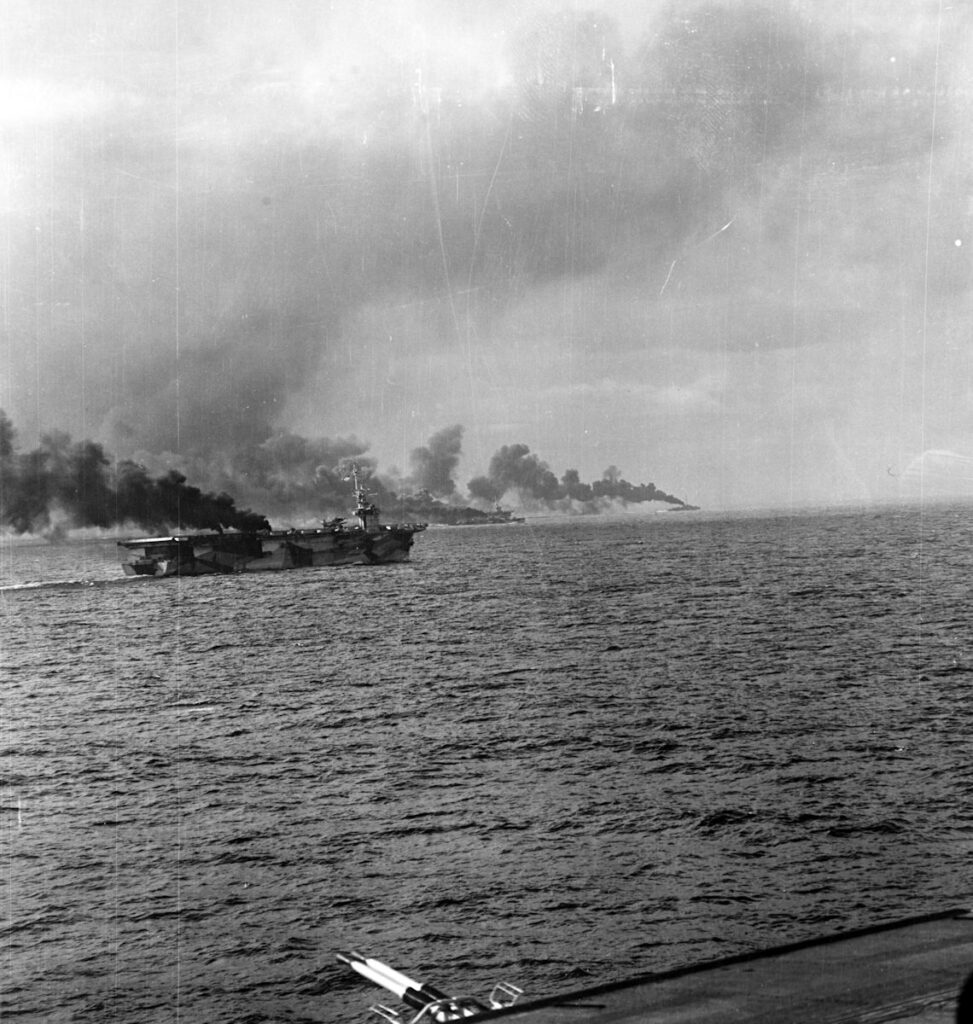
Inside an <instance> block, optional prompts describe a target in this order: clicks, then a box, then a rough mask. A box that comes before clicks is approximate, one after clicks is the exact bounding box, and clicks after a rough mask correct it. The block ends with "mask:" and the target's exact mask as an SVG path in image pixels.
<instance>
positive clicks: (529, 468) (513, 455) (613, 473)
mask: <svg viewBox="0 0 973 1024" xmlns="http://www.w3.org/2000/svg"><path fill="white" fill-rule="evenodd" d="M467 487H468V488H469V492H470V494H471V495H472V496H473V497H474V498H479V499H481V500H483V501H490V502H498V501H499V500H500V499H501V498H502V497H503V495H504V494H506V493H507V492H508V491H516V492H517V493H519V494H520V495H521V496H522V497H523V498H526V499H529V500H533V501H536V502H540V503H543V504H547V505H549V506H554V505H556V504H557V503H558V502H564V501H565V499H569V500H571V501H574V502H581V503H583V504H590V503H597V504H604V503H605V502H606V501H613V500H614V501H622V502H625V503H626V504H629V503H631V504H636V503H641V502H646V501H662V502H666V503H667V504H670V505H678V506H680V507H683V508H689V507H691V506H688V505H687V504H686V502H685V501H683V500H682V498H677V497H675V496H674V495H672V494H666V492H665V491H660V490H659V489H658V488H657V487H656V486H655V484H651V483H650V484H631V483H629V482H628V481H627V480H624V479H622V476H621V473H620V472H619V471H618V469H617V468H616V467H615V466H609V467H608V469H606V470H605V472H604V474H603V475H602V478H601V479H600V480H595V481H594V482H593V483H590V484H589V483H584V482H582V480H581V477H580V474H579V473H578V471H577V470H576V469H569V470H566V471H565V473H564V475H563V476H562V477H561V479H560V480H558V478H557V477H556V476H555V475H554V473H553V472H552V470H551V468H550V467H549V466H548V464H547V463H546V462H544V461H543V460H542V459H540V458H538V456H536V455H534V454H533V453H532V452H531V450H530V449H529V448H528V447H527V445H525V444H512V445H504V446H503V447H502V448H501V449H500V450H499V451H498V452H497V453H496V454H495V455H494V456H493V458H492V459H491V460H490V468H489V470H488V472H487V474H486V476H478V477H474V478H473V479H472V480H471V481H470V482H469V484H467Z"/></svg>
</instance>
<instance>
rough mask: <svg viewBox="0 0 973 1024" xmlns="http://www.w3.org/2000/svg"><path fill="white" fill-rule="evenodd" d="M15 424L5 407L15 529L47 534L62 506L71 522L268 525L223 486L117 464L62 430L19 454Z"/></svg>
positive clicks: (6, 515)
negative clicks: (217, 488)
mask: <svg viewBox="0 0 973 1024" xmlns="http://www.w3.org/2000/svg"><path fill="white" fill-rule="evenodd" d="M15 439H16V431H15V430H14V428H13V425H12V423H11V422H10V420H9V418H8V417H7V416H6V415H5V414H4V413H3V412H2V411H0V525H3V526H6V527H9V528H11V529H13V530H14V531H15V532H17V533H44V532H46V531H48V530H50V529H51V528H52V526H56V525H60V524H55V523H54V518H55V514H56V512H57V511H58V510H59V511H60V512H62V513H63V514H64V515H65V516H66V517H67V520H68V523H69V524H70V525H71V526H75V527H86V526H94V527H102V528H108V527H111V526H116V525H118V524H121V523H133V524H137V525H139V526H141V527H144V528H145V529H150V530H162V529H197V530H217V531H222V530H223V529H237V530H265V529H269V528H270V524H269V523H268V522H267V520H266V518H265V517H264V516H262V515H258V514H257V513H254V512H251V511H249V510H242V509H238V508H237V507H236V505H235V503H234V500H233V498H231V497H230V495H229V494H226V493H225V492H223V493H219V494H206V493H204V492H203V491H201V490H200V489H199V488H198V487H193V486H191V485H189V484H187V482H186V477H185V476H183V474H182V473H179V472H178V471H176V470H170V471H169V472H168V473H165V474H164V475H162V476H159V477H158V478H156V479H152V478H151V477H150V476H149V474H148V473H147V471H146V470H145V468H144V467H143V466H140V465H137V464H136V463H134V462H130V461H123V462H119V463H118V464H117V465H113V464H112V462H111V460H110V459H109V458H108V457H107V456H106V455H105V452H104V449H103V448H102V446H101V445H100V444H97V443H95V442H94V441H78V442H76V443H75V442H73V441H72V440H71V437H70V435H68V434H65V433H63V432H61V431H54V432H52V433H49V434H45V435H44V436H43V437H42V438H41V443H40V445H39V446H38V447H37V448H36V449H34V450H33V451H30V452H24V453H18V452H17V450H16V446H15Z"/></svg>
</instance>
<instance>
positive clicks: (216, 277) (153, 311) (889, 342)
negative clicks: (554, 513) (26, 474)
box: [0, 0, 973, 508]
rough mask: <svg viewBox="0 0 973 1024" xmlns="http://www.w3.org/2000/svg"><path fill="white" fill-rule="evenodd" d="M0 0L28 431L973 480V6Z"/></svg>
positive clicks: (2, 375) (714, 485) (858, 492)
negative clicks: (502, 451)
mask: <svg viewBox="0 0 973 1024" xmlns="http://www.w3.org/2000/svg"><path fill="white" fill-rule="evenodd" d="M0 12H2V13H0V19H2V21H3V24H2V25H0V209H2V235H0V261H2V263H0V268H2V269H0V286H2V305H3V310H2V317H3V319H2V329H3V343H2V352H0V359H2V362H0V407H2V408H3V409H4V410H5V411H6V412H7V413H8V414H9V415H10V417H11V419H12V420H13V422H14V424H15V426H16V427H17V429H18V431H19V435H20V443H21V447H26V446H31V445H32V444H33V443H34V442H36V439H37V435H38V433H40V432H44V431H47V430H51V429H61V430H67V431H69V432H71V433H72V434H73V435H74V436H75V437H91V438H94V439H97V440H99V441H102V442H104V443H105V445H106V447H107V448H108V449H109V450H110V451H112V452H116V453H118V454H119V455H130V454H133V453H138V452H155V453H161V452H172V453H175V454H176V455H178V454H179V453H193V454H195V455H196V456H199V455H203V456H207V455H211V456H212V457H213V458H214V459H218V458H219V457H220V453H222V452H225V451H229V450H231V449H232V448H233V447H234V446H238V447H239V446H246V445H255V444H260V443H261V442H263V441H265V440H266V439H267V438H268V437H270V436H271V435H273V434H274V433H276V432H279V431H291V432H294V433H297V434H301V435H304V436H307V437H312V438H319V437H329V438H330V437H346V436H348V435H354V436H356V437H358V438H361V439H363V440H365V441H367V442H369V444H370V446H371V452H372V454H373V455H374V456H375V457H376V458H377V459H378V460H379V463H380V465H382V466H386V467H391V466H398V467H401V468H403V469H405V468H407V467H408V462H409V453H410V452H411V451H412V449H414V448H415V447H417V446H419V445H421V444H423V443H425V441H426V439H427V438H428V437H429V436H430V435H431V434H433V433H434V432H436V431H438V430H440V429H442V428H444V427H447V426H450V425H452V424H462V425H463V427H464V428H465V430H464V441H463V464H462V465H463V469H462V470H461V473H460V480H461V482H465V480H466V479H468V478H469V477H471V476H474V475H476V474H478V473H481V472H483V471H484V470H485V468H486V465H487V463H488V461H489V458H490V456H491V454H492V453H493V452H494V451H495V450H496V449H497V448H498V447H499V446H500V445H504V444H513V443H523V444H527V445H529V446H530V448H531V450H532V451H534V452H535V453H536V454H537V455H539V456H540V457H541V458H543V459H544V460H546V461H547V462H548V463H549V464H550V466H551V468H552V469H553V470H554V471H555V472H556V473H557V474H558V475H560V474H561V473H562V472H563V471H564V470H565V469H567V468H576V469H578V470H579V471H580V472H581V476H582V478H584V479H592V478H596V477H598V476H600V475H601V472H602V471H603V470H604V469H605V468H606V467H607V466H608V465H609V464H614V465H616V466H618V467H619V468H620V470H621V471H622V473H623V475H624V476H625V477H626V478H628V479H629V480H631V481H633V482H640V481H641V482H654V483H655V484H657V485H658V486H659V487H660V488H662V489H664V490H666V491H668V492H671V493H675V494H676V495H678V496H680V497H682V498H685V499H686V500H687V501H690V502H693V503H695V504H699V505H702V506H703V507H705V508H722V507H739V506H765V505H778V504H786V503H798V504H802V503H818V502H823V501H845V500H856V501H857V500H869V499H885V498H890V497H895V496H897V495H906V496H916V495H918V494H920V493H925V494H927V495H933V494H938V493H942V492H944V491H959V492H962V493H968V494H973V344H971V341H973V337H971V330H970V328H971V313H973V301H971V300H973V291H971V286H973V280H971V273H970V271H971V253H973V232H971V223H973V220H971V218H973V206H971V203H973V164H971V156H973V145H971V143H973V136H971V125H973V120H971V114H973V102H971V91H970V86H971V68H973V65H971V58H973V48H971V33H970V30H971V26H973V4H971V2H970V0H953V2H951V3H946V2H940V0H934V2H926V0H895V2H889V0H813V2H812V0H794V2H791V0H769V2H768V3H766V4H759V3H755V2H749V0H725V2H719V0H714V2H707V3H697V2H693V0H677V2H674V3H663V2H659V0H639V2H634V0H633V2H612V0H608V2H605V3H602V4H597V3H595V4H584V5H573V6H572V5H565V4H557V3H548V2H540V0H519V2H516V3H513V2H511V3H506V2H496V0H491V3H484V2H482V0H438V2H437V0H413V2H405V0H396V2H389V3H381V2H369V0H335V2H332V3H328V2H327V0H315V2H305V0H23V2H21V0H4V3H3V5H2V7H0ZM920 470H922V472H920ZM199 482H200V483H204V484H205V481H199Z"/></svg>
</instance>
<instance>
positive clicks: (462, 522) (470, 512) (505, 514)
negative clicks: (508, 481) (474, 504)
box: [445, 505, 524, 526]
mask: <svg viewBox="0 0 973 1024" xmlns="http://www.w3.org/2000/svg"><path fill="white" fill-rule="evenodd" d="M464 511H465V512H466V513H467V514H466V515H463V516H460V517H459V518H457V519H447V520H446V521H445V522H446V525H447V526H488V525H503V524H510V523H522V522H524V517H523V516H515V515H514V514H513V512H511V511H510V510H509V509H505V508H501V507H500V506H499V505H497V506H496V508H495V509H494V510H493V511H492V512H479V511H477V510H476V509H464Z"/></svg>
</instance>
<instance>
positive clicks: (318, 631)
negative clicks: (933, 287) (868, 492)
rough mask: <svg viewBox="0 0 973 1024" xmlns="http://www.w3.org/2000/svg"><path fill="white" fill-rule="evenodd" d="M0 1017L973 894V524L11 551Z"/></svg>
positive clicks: (689, 525) (898, 512) (575, 975)
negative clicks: (278, 568) (141, 557)
mask: <svg viewBox="0 0 973 1024" xmlns="http://www.w3.org/2000/svg"><path fill="white" fill-rule="evenodd" d="M0 555H2V557H0V586H2V588H3V589H2V590H0V615H2V619H3V622H2V632H0V673H2V689H0V694H2V724H0V750H2V758H0V773H2V774H0V825H2V832H0V846H2V849H0V857H2V864H3V870H2V872H0V884H2V886H3V889H4V894H3V903H2V910H3V912H2V914H0V964H2V968H3V971H2V973H3V975H4V979H3V982H2V983H0V991H2V996H0V1016H2V1017H3V1019H4V1020H10V1021H17V1022H18V1024H20V1022H41V1021H44V1022H57V1021H77V1022H89V1021H90V1022H103V1021H112V1022H118V1024H122V1022H132V1024H146V1022H166V1024H169V1022H172V1021H181V1022H193V1024H195V1022H200V1024H203V1022H206V1024H223V1022H226V1024H230V1022H233V1024H240V1022H263V1021H266V1022H278V1021H280V1022H285V1021H290V1022H294V1021H301V1022H330V1024H348V1022H352V1021H362V1020H365V1019H366V1018H367V1016H368V1014H367V1009H366V1008H367V1006H368V1005H369V1003H371V1002H374V1001H376V999H378V1000H381V1001H386V1002H394V998H393V997H391V996H388V994H383V993H382V991H381V990H378V989H373V988H370V987H369V986H368V985H367V983H365V982H364V981H363V980H361V979H359V978H358V977H357V976H356V975H354V974H352V973H351V972H350V971H348V969H347V968H345V967H343V966H342V965H340V964H338V963H337V962H336V961H335V959H334V954H335V952H336V951H338V950H342V949H347V948H350V947H357V948H359V949H362V950H364V951H365V952H367V953H370V954H371V955H373V956H377V957H379V958H381V959H383V960H386V961H387V962H389V963H391V964H392V965H393V966H395V967H398V968H400V969H402V970H404V971H406V972H407V973H410V974H412V975H413V976H415V977H417V978H418V979H419V980H422V981H430V982H433V983H435V984H437V985H439V986H440V987H442V988H447V989H450V990H452V991H455V992H460V993H468V994H476V995H480V996H483V995H484V994H485V993H486V992H488V991H489V989H490V988H491V986H492V984H493V983H494V982H495V981H497V980H501V979H504V980H508V981H511V982H514V983H515V984H517V985H520V986H521V987H522V988H524V989H525V990H526V991H527V994H528V995H529V996H534V997H539V996H542V995H547V994H552V993H555V992H558V991H565V990H571V989H577V988H579V987H582V986H584V985H586V984H593V983H596V982H601V981H607V980H610V979H617V978H624V977H628V976H632V975H635V974H638V973H642V972H646V971H651V970H656V969H663V968H667V967H673V966H677V965H682V964H688V963H692V962H696V961H700V960H706V959H712V958H716V957H720V956H725V955H728V954H731V953H735V952H740V951H744V950H750V949H755V948H759V947H761V946H767V945H774V944H778V943H782V942H787V941H791V940H797V939H802V938H809V937H813V936H816V935H820V934H827V933H832V932H836V931H840V930H844V929H847V928H851V927H857V926H862V925H867V924H874V923H878V922H881V921H889V920H894V919H895V918H898V917H904V916H907V915H910V914H918V913H924V912H926V911H929V910H937V909H944V908H946V907H950V906H953V905H960V904H966V903H969V902H970V897H971V895H973V884H971V872H970V864H971V863H973V762H971V758H970V749H971V748H970V736H971V735H973V690H971V687H973V614H971V601H970V588H971V580H973V518H971V510H970V508H969V507H966V508H960V507H956V508H951V507H947V506H939V507H935V508H931V509H930V508H926V509H920V508H918V507H916V508H895V509H878V510H875V509H872V510H867V511H857V510H856V511H847V510H845V511H838V512H834V511H832V512H817V513H810V512H809V513H804V514H787V515H783V514H778V515H757V514H750V515H736V516H724V517H720V516H715V515H707V514H704V513H685V514H678V515H674V514H668V515H655V516H650V517H644V518H618V519H596V518H589V519H574V520H554V519H551V520H534V521H530V522H528V523H527V524H525V525H523V526H502V527H470V528H454V529H445V528H444V529H430V530H429V531H428V532H427V533H425V534H423V535H421V536H420V537H419V538H418V539H417V543H416V546H415V549H414V552H413V560H412V562H411V563H408V564H405V565H399V566H388V567H350V568H343V569H307V570H295V571H292V572H285V573H270V574H265V575H251V576H247V575H241V576H231V577H201V578H196V579H184V580H145V579H138V578H136V579H127V578H124V577H122V576H121V575H120V570H119V568H118V555H117V550H116V548H115V546H114V544H112V543H110V542H104V541H90V542H86V543H79V542H75V543H68V544H61V545H58V546H49V545H23V544H16V543H13V542H10V541H5V542H3V544H2V545H0Z"/></svg>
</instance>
